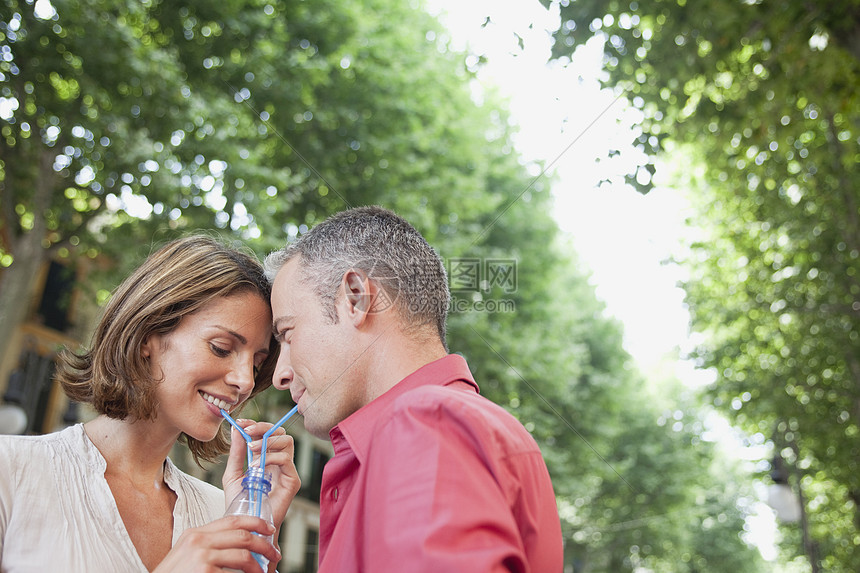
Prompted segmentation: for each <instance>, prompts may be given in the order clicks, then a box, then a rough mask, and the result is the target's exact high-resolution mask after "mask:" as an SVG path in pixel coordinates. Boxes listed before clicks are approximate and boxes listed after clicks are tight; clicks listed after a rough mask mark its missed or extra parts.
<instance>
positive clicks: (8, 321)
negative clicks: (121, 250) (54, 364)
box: [0, 148, 56, 364]
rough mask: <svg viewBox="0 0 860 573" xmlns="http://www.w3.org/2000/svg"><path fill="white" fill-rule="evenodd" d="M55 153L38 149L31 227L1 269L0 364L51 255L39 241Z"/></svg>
mask: <svg viewBox="0 0 860 573" xmlns="http://www.w3.org/2000/svg"><path fill="white" fill-rule="evenodd" d="M55 156H56V153H55V152H53V151H52V150H51V149H49V148H45V149H43V150H42V152H41V155H40V157H39V174H38V177H37V180H36V185H35V189H34V190H33V207H34V209H33V211H34V215H35V217H34V221H33V228H32V229H30V230H22V231H21V233H20V234H18V235H16V236H15V237H14V239H13V241H12V244H11V247H12V248H11V253H12V257H13V261H12V264H11V265H10V266H9V267H8V268H7V269H6V270H4V271H3V277H2V281H0V364H2V363H3V361H4V359H5V357H6V353H7V352H8V350H9V346H10V344H11V342H12V339H13V336H14V333H15V330H16V329H17V328H18V325H20V324H21V323H22V322H24V320H25V319H26V318H27V311H28V310H29V309H30V307H31V303H32V299H33V297H34V296H35V295H36V294H37V293H35V292H34V288H35V282H36V277H37V276H38V273H39V269H40V268H41V267H42V264H43V263H44V262H45V261H46V260H47V259H48V258H49V256H50V251H48V250H47V249H45V248H44V247H42V241H43V240H44V238H45V232H46V225H45V216H44V215H45V211H46V210H47V209H48V207H49V205H50V204H51V193H52V192H53V186H54V182H55V181H56V174H55V173H54V168H53V165H54V158H55ZM16 184H17V182H16V181H6V185H16ZM9 223H11V221H10V222H9ZM11 234H12V233H11V232H10V235H11Z"/></svg>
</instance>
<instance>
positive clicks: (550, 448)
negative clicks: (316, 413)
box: [0, 0, 760, 572]
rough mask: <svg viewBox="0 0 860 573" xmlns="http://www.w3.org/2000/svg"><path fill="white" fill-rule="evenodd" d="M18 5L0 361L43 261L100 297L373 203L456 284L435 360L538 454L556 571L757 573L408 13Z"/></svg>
mask: <svg viewBox="0 0 860 573" xmlns="http://www.w3.org/2000/svg"><path fill="white" fill-rule="evenodd" d="M37 5H38V6H39V7H40V11H38V12H37V10H36V9H35V7H34V4H33V3H30V2H26V1H23V2H22V1H18V0H3V4H2V13H0V54H2V58H0V137H2V147H0V193H2V219H0V223H2V232H0V263H2V269H0V272H2V274H0V287H2V288H0V348H2V344H3V343H4V340H3V338H2V337H3V336H4V335H5V336H8V333H9V332H11V330H12V327H14V325H15V324H17V323H19V322H20V321H21V320H22V319H23V317H22V315H21V314H20V312H21V309H22V308H26V306H25V305H21V304H20V301H21V300H23V299H25V298H26V295H27V293H28V292H29V290H30V289H32V285H31V284H30V283H29V282H28V281H30V280H31V279H32V277H33V276H34V275H35V273H34V272H33V271H34V269H35V268H37V266H38V265H40V264H41V263H42V262H43V261H45V260H49V259H51V258H55V257H59V258H65V259H68V260H69V261H71V262H79V261H80V260H81V259H89V260H94V259H101V258H104V259H108V260H110V261H112V263H113V264H112V265H110V266H109V272H108V273H107V274H96V275H91V276H93V277H94V281H95V284H94V287H95V288H97V289H100V290H101V291H102V293H103V295H104V296H107V292H108V291H110V289H111V288H112V286H113V285H115V284H116V283H117V282H118V281H119V280H120V278H121V277H122V276H123V275H124V274H125V273H126V272H127V270H128V269H129V268H130V267H133V266H134V265H136V264H138V263H139V262H140V260H141V259H142V258H143V257H144V256H145V255H146V254H147V253H148V251H149V250H150V248H151V245H152V244H153V243H156V242H161V241H163V240H166V239H168V238H170V237H172V236H174V235H176V234H179V233H182V232H185V231H189V230H195V229H208V230H210V231H215V232H219V233H223V234H224V235H225V236H229V237H232V238H234V239H237V240H242V241H244V242H246V243H247V244H249V245H251V246H252V247H253V248H254V249H256V250H257V252H258V253H259V254H261V255H262V254H265V253H266V252H267V251H269V250H270V249H272V248H276V247H279V246H281V245H282V244H283V242H284V240H285V239H286V238H287V237H289V236H295V235H296V234H299V233H302V232H304V231H305V230H306V229H307V228H308V227H310V226H311V225H313V224H314V223H315V222H317V221H319V220H321V219H323V218H324V217H326V216H327V215H328V214H330V213H332V212H335V211H338V210H341V209H344V208H347V207H350V206H355V205H362V204H370V203H376V204H382V205H385V206H387V207H391V208H393V209H395V210H397V211H398V212H400V213H401V214H402V215H404V216H405V217H406V218H408V219H409V220H411V221H412V222H413V223H414V224H415V225H416V227H418V228H419V229H420V230H421V231H422V232H423V233H424V234H425V236H426V237H427V238H428V240H429V241H430V243H431V244H433V246H434V247H436V248H437V249H438V250H439V251H440V252H441V253H442V254H443V256H444V258H445V259H446V264H447V265H448V269H449V273H450V274H451V279H452V281H458V280H459V279H461V278H465V279H473V278H474V279H477V280H476V281H475V282H470V284H468V285H466V284H456V285H455V284H453V283H452V290H454V291H455V292H454V298H455V303H454V305H453V306H452V312H451V320H450V336H449V340H448V343H449V346H450V347H451V349H452V350H453V351H456V352H461V353H463V354H464V355H465V356H466V357H467V358H468V360H469V363H470V365H471V366H472V368H473V370H474V372H475V374H476V377H477V379H478V381H479V384H480V386H481V388H482V392H483V393H484V394H485V395H487V396H488V397H490V398H491V399H493V400H494V401H496V402H498V403H500V404H502V405H503V406H505V407H506V408H508V409H509V410H510V411H511V412H513V413H514V414H515V415H516V416H517V417H518V418H519V419H520V420H521V421H523V423H524V424H525V425H526V427H527V428H528V429H529V431H531V432H532V433H533V435H534V436H535V437H536V439H537V440H538V441H539V443H540V445H541V448H542V450H543V451H544V453H545V457H546V459H547V464H548V467H549V469H550V472H551V474H552V477H553V482H554V485H555V487H556V492H557V495H558V499H559V507H560V515H561V519H562V524H563V529H564V533H565V539H566V559H567V561H568V563H570V564H572V565H573V566H574V567H575V569H576V571H577V572H586V571H607V570H611V571H632V570H634V569H636V568H637V567H648V568H650V569H652V570H654V571H676V572H677V571H691V572H692V571H700V572H701V571H715V572H716V571H726V570H730V569H731V570H736V571H739V572H743V571H756V570H759V569H757V567H758V565H759V563H760V561H759V560H758V554H757V552H755V550H754V549H751V548H750V547H748V546H747V545H746V544H745V543H744V542H743V541H742V540H741V539H740V538H739V533H740V532H741V530H742V522H743V518H744V510H743V507H742V505H741V504H742V502H743V499H744V498H745V497H747V496H748V495H749V492H748V491H746V490H747V488H746V487H745V486H744V485H743V483H742V481H741V480H740V479H737V478H736V477H735V476H733V475H729V474H730V473H731V472H721V471H720V470H718V469H717V466H716V465H715V464H719V463H721V461H720V459H719V457H718V456H716V454H715V447H714V445H713V444H710V443H708V442H705V441H703V440H701V439H699V438H698V437H697V435H698V433H700V432H701V416H702V414H701V412H698V411H697V410H696V408H694V407H693V406H692V403H691V401H690V400H691V399H687V401H686V402H683V403H681V402H676V401H674V400H656V399H655V396H654V395H652V394H651V393H650V391H649V390H648V389H647V388H648V385H647V384H644V382H643V380H642V377H641V375H640V374H638V373H637V372H636V370H635V366H633V365H632V364H631V360H630V357H629V356H628V355H627V354H626V353H625V352H624V350H623V348H622V344H621V341H622V330H621V326H620V325H619V324H618V323H617V322H616V321H615V320H613V319H611V318H608V317H607V316H606V313H605V307H604V305H603V303H601V302H600V301H599V300H598V299H597V297H596V296H595V294H594V288H593V286H592V285H591V284H590V282H589V276H588V273H587V271H586V270H584V269H582V268H581V265H579V263H578V262H577V260H576V258H575V256H574V255H572V254H571V250H572V249H571V246H570V245H568V244H566V243H565V242H564V240H563V238H562V237H561V236H560V233H559V231H558V228H557V225H556V224H555V222H554V221H553V219H552V216H551V208H552V204H551V199H550V197H549V193H548V191H549V185H550V182H549V181H548V180H546V179H544V178H534V177H532V176H530V175H529V171H528V169H527V167H526V166H525V165H524V164H523V161H522V160H521V159H520V157H519V156H518V155H517V153H516V152H515V151H514V148H513V145H512V137H511V135H512V128H511V127H510V124H509V122H508V118H507V114H506V113H505V112H504V110H503V107H502V105H501V103H499V102H498V101H495V100H493V98H492V97H488V98H487V99H486V101H484V102H483V103H481V104H478V103H476V102H475V101H473V100H472V98H471V96H470V90H469V83H468V82H469V80H470V77H471V74H470V72H469V71H468V69H467V67H466V66H465V65H464V60H465V57H464V55H463V54H459V53H456V52H454V51H452V50H450V49H449V48H448V46H447V45H445V43H444V41H443V40H442V39H441V38H442V37H443V34H441V30H440V28H439V25H438V23H436V22H435V21H434V20H433V19H432V18H430V17H429V16H428V15H427V14H425V13H424V12H422V11H421V10H420V9H418V8H417V7H414V6H412V5H410V4H408V3H405V2H399V1H396V0H362V1H359V2H351V3H342V2H332V1H329V0H313V1H308V2H289V1H286V0H284V1H268V2H263V1H257V0H221V1H218V2H213V1H211V0H194V1H187V2H167V1H158V0H150V1H147V2H139V1H136V0H86V1H83V2H81V1H77V2H70V1H67V0H56V1H54V2H53V4H52V5H49V4H47V3H46V2H39V3H37ZM46 6H51V7H52V10H47V8H46ZM476 263H477V265H478V266H477V267H475V266H472V267H468V265H474V264H476ZM461 273H462V274H461ZM470 273H472V274H470ZM467 282H469V281H467ZM455 286H459V287H463V288H454V287H455ZM81 326H84V325H81ZM283 399H287V397H286V395H283Z"/></svg>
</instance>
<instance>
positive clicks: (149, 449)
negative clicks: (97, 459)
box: [84, 416, 179, 484]
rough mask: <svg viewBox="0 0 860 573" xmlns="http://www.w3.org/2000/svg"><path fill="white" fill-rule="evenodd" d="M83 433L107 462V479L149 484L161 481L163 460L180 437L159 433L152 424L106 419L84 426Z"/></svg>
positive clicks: (100, 417)
mask: <svg viewBox="0 0 860 573" xmlns="http://www.w3.org/2000/svg"><path fill="white" fill-rule="evenodd" d="M84 431H85V432H86V433H87V436H88V437H89V439H90V441H91V442H92V443H93V445H95V447H96V448H98V450H99V452H100V453H101V454H102V456H103V457H104V459H105V461H106V462H107V469H106V470H105V474H106V475H107V474H114V475H122V476H124V477H125V478H126V479H129V480H132V481H141V482H144V483H150V484H151V483H153V481H156V482H159V483H160V482H162V481H163V479H164V460H165V459H166V458H167V455H168V454H169V453H170V449H171V448H172V447H173V444H174V443H175V442H176V439H177V438H178V437H179V436H178V434H176V433H175V432H169V433H168V432H164V431H159V427H158V425H157V424H156V423H154V422H152V421H148V420H142V421H141V420H138V421H128V420H115V419H113V418H109V417H107V416H98V417H97V418H95V419H93V420H91V421H89V422H86V423H85V424H84Z"/></svg>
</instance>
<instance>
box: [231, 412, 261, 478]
mask: <svg viewBox="0 0 860 573" xmlns="http://www.w3.org/2000/svg"><path fill="white" fill-rule="evenodd" d="M221 415H222V416H224V419H225V420H227V421H228V422H230V425H231V426H233V427H234V428H236V429H237V430H239V433H240V434H241V435H242V437H243V438H244V439H245V443H246V444H248V467H249V468H250V467H251V461H252V460H253V459H254V454H253V452H251V441H252V438H251V436H249V435H248V432H246V431H245V429H244V428H243V427H242V426H240V425H239V424H237V423H236V420H234V419H233V418H231V417H230V414H229V413H228V412H227V410H225V409H224V408H221ZM263 444H264V445H265V442H263Z"/></svg>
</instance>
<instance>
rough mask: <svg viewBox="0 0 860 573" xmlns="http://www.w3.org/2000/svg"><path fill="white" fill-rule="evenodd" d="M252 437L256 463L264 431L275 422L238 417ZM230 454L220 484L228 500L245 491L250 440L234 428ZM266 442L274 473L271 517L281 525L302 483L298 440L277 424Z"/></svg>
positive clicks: (277, 524) (276, 525) (270, 496)
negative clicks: (298, 462)
mask: <svg viewBox="0 0 860 573" xmlns="http://www.w3.org/2000/svg"><path fill="white" fill-rule="evenodd" d="M236 423H237V424H239V425H240V426H242V428H243V429H244V430H245V432H247V434H248V435H249V436H251V438H252V442H251V451H252V452H253V454H254V462H253V463H254V464H255V465H259V463H260V452H261V450H262V447H263V440H262V438H263V434H265V433H266V432H267V431H268V430H269V428H271V427H272V424H270V423H268V422H255V421H253V420H244V419H240V420H236ZM230 438H231V444H230V455H229V457H228V458H227V466H226V468H225V469H224V477H223V478H222V480H221V484H222V486H223V488H224V494H225V497H226V501H225V503H227V504H229V503H230V501H232V500H233V498H235V497H236V496H237V495H238V494H239V492H241V491H242V476H243V475H244V474H245V462H246V461H247V459H248V458H247V450H246V447H247V442H245V439H244V438H242V436H241V435H240V434H239V432H238V431H237V430H236V429H235V428H233V429H232V434H231V435H230ZM268 442H269V443H268V444H267V445H266V468H265V469H266V471H267V472H271V473H272V491H271V492H270V493H269V502H270V503H271V505H272V517H273V518H274V521H275V527H278V528H280V526H281V524H282V523H283V521H284V518H285V517H286V515H287V510H288V509H289V507H290V503H291V502H292V501H293V498H294V497H295V496H296V494H297V493H298V491H299V488H300V487H301V485H302V482H301V480H300V479H299V474H298V472H297V471H296V466H295V463H294V461H293V458H294V455H295V444H294V442H293V437H292V436H290V435H288V434H287V432H286V430H284V429H283V428H278V429H277V430H275V431H274V432H273V433H272V434H271V435H270V436H269V440H268Z"/></svg>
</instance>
